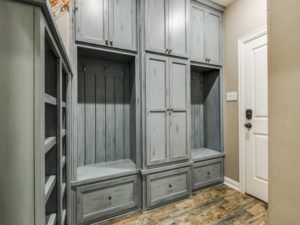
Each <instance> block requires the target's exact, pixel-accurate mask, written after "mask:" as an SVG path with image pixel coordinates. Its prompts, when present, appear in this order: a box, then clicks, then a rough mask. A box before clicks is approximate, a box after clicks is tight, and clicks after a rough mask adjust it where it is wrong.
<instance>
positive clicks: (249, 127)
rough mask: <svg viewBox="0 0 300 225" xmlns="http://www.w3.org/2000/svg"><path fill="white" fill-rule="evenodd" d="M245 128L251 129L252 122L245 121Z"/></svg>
mask: <svg viewBox="0 0 300 225" xmlns="http://www.w3.org/2000/svg"><path fill="white" fill-rule="evenodd" d="M244 126H245V127H246V128H247V129H251V128H252V124H251V123H245V125H244Z"/></svg>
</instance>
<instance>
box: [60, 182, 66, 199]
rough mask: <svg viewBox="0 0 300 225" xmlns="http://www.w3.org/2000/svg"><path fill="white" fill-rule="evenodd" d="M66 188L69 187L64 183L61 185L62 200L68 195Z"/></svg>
mask: <svg viewBox="0 0 300 225" xmlns="http://www.w3.org/2000/svg"><path fill="white" fill-rule="evenodd" d="M66 187H67V185H66V183H63V184H62V185H61V198H63V197H64V195H65V194H66Z"/></svg>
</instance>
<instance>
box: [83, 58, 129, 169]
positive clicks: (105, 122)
mask: <svg viewBox="0 0 300 225" xmlns="http://www.w3.org/2000/svg"><path fill="white" fill-rule="evenodd" d="M78 70H79V73H78V157H77V158H78V166H83V165H88V164H93V163H102V162H110V161H114V160H121V159H129V158H130V157H131V144H130V142H131V140H130V139H131V138H132V137H131V127H134V119H135V118H133V117H132V115H131V111H132V110H134V104H133V102H132V101H133V100H132V99H135V97H134V95H132V93H130V91H131V90H130V88H131V86H132V84H131V81H133V80H134V73H131V74H130V65H129V64H127V63H117V62H111V61H102V60H95V59H90V58H85V57H83V58H81V59H80V60H79V66H78ZM130 76H133V78H131V77H130ZM133 94H134V93H133ZM131 107H132V108H133V109H131ZM131 120H133V123H131ZM133 134H134V133H133Z"/></svg>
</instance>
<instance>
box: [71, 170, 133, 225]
mask: <svg viewBox="0 0 300 225" xmlns="http://www.w3.org/2000/svg"><path fill="white" fill-rule="evenodd" d="M137 205H138V194H137V176H130V177H125V178H120V179H116V180H112V181H105V182H101V183H99V184H93V185H88V186H84V187H79V188H78V189H77V222H78V223H83V222H87V221H90V220H93V219H98V218H101V217H105V216H108V215H111V214H116V213H118V212H121V211H122V210H128V209H130V208H134V207H136V206H137Z"/></svg>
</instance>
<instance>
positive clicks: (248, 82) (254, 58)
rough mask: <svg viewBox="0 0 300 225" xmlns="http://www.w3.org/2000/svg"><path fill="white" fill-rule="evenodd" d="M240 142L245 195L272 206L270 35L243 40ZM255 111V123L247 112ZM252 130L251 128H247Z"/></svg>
mask: <svg viewBox="0 0 300 225" xmlns="http://www.w3.org/2000/svg"><path fill="white" fill-rule="evenodd" d="M239 95H240V101H239V128H240V132H239V136H240V137H239V138H240V182H241V191H242V192H247V193H248V194H251V195H253V196H255V197H257V198H259V199H261V200H263V201H265V202H268V55H267V31H266V29H265V28H264V29H261V30H259V31H258V32H255V33H253V34H250V35H248V36H247V37H245V38H243V39H241V40H239ZM247 109H251V110H252V119H247V118H246V110H247ZM246 124H247V125H250V126H252V127H251V128H247V127H246V126H245V125H246Z"/></svg>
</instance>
